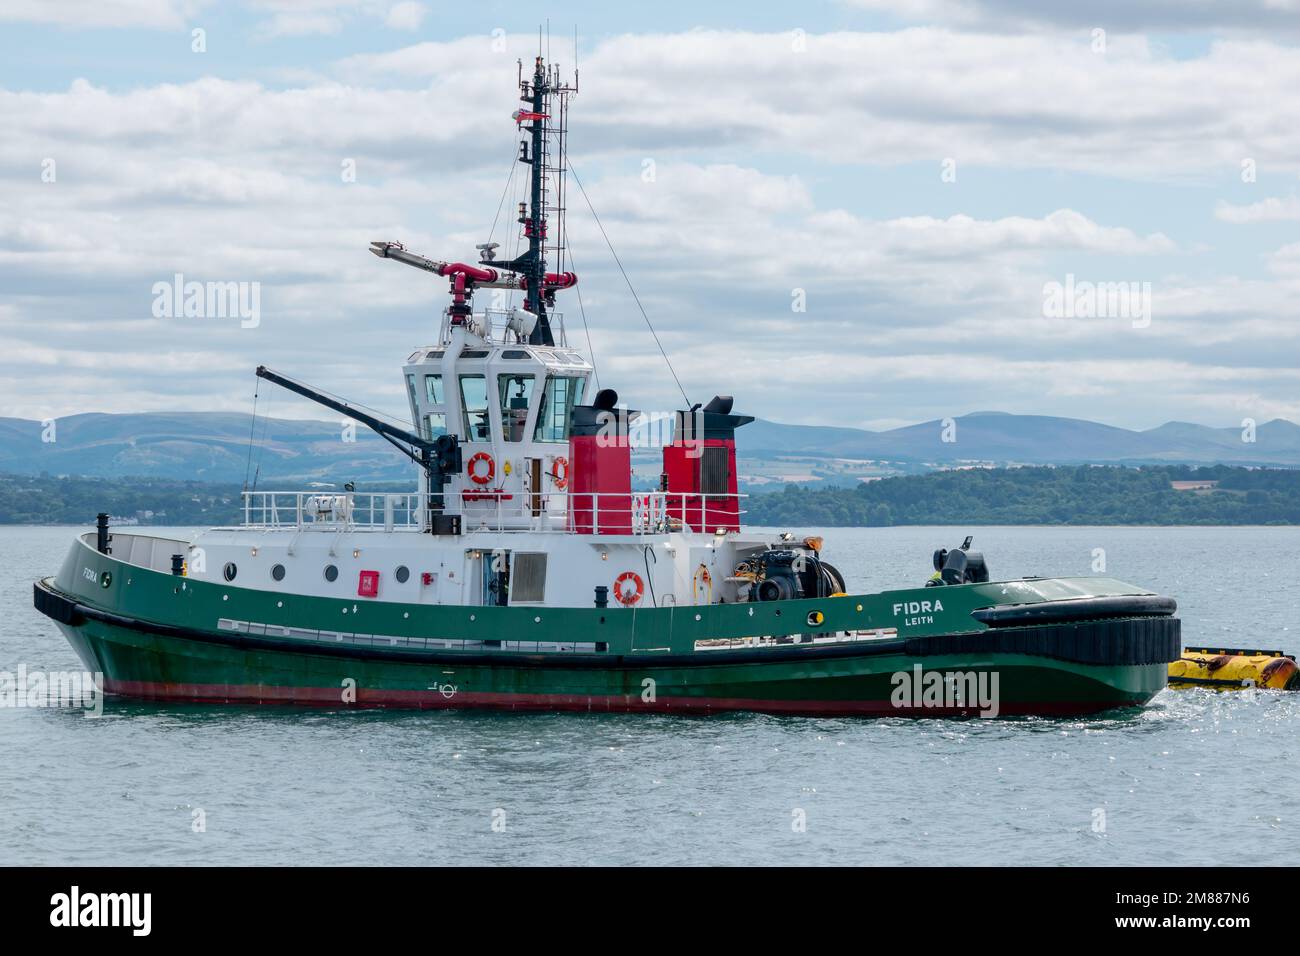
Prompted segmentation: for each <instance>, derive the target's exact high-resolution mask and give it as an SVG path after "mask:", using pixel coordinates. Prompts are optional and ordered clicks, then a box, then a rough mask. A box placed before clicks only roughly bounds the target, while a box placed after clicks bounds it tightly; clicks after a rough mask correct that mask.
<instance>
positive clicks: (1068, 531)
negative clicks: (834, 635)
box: [0, 528, 1300, 865]
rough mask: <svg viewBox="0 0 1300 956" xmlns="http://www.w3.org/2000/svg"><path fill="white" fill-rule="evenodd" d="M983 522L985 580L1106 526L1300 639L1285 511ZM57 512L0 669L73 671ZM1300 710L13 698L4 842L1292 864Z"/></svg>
mask: <svg viewBox="0 0 1300 956" xmlns="http://www.w3.org/2000/svg"><path fill="white" fill-rule="evenodd" d="M965 530H966V529H943V528H894V529H885V530H874V529H873V530H856V529H854V530H846V529H833V530H829V531H827V532H826V536H827V541H828V544H827V557H828V558H829V559H830V560H831V561H833V562H835V563H836V564H837V565H839V566H840V568H841V569H842V570H843V571H844V572H845V573H846V576H847V577H848V579H849V582H850V585H851V587H852V588H865V589H873V590H874V589H879V588H885V587H891V586H901V585H905V584H908V583H915V582H918V581H920V580H922V579H923V578H924V577H925V576H926V574H927V573H928V571H929V568H928V563H929V552H930V551H931V550H932V549H933V548H935V547H939V546H944V545H946V546H949V547H951V546H953V545H955V544H957V543H959V542H960V539H961V537H962V536H963V535H964V533H965ZM974 530H975V531H976V548H977V549H982V550H983V551H984V552H985V554H986V556H987V558H988V561H989V563H990V565H991V567H992V569H993V572H994V576H995V577H998V576H1017V577H1018V576H1021V575H1025V574H1087V573H1090V572H1091V568H1092V564H1093V562H1094V560H1096V556H1095V555H1094V549H1097V548H1101V549H1104V551H1105V560H1106V571H1107V573H1108V574H1111V575H1113V576H1116V577H1119V578H1121V579H1125V580H1129V581H1132V582H1134V583H1139V584H1144V585H1146V586H1149V587H1151V588H1153V589H1155V590H1160V591H1164V592H1167V593H1171V594H1173V595H1175V596H1176V597H1177V598H1178V599H1179V602H1180V605H1181V609H1180V614H1181V615H1182V616H1183V619H1184V635H1185V639H1186V641H1187V643H1189V644H1193V643H1199V642H1205V643H1209V644H1214V643H1226V644H1231V643H1242V644H1253V645H1263V646H1270V647H1281V648H1283V649H1285V650H1287V651H1288V652H1290V653H1295V652H1296V651H1297V650H1300V647H1298V646H1297V645H1298V644H1300V641H1297V634H1300V587H1298V586H1297V584H1296V572H1295V567H1294V560H1293V556H1294V555H1295V554H1297V553H1300V529H1292V528H983V529H974ZM72 533H73V531H72V529H67V528H0V544H3V553H4V554H5V555H6V556H7V560H6V562H5V564H4V569H3V572H2V573H0V670H9V671H13V670H14V669H15V668H16V667H17V666H18V664H19V663H25V664H26V665H27V666H28V668H31V669H43V670H67V669H79V668H80V664H79V662H78V661H77V659H76V657H75V655H74V654H73V653H72V651H71V650H70V649H69V648H68V647H67V645H66V644H65V643H64V641H63V639H62V637H61V636H60V635H59V633H58V632H57V630H56V629H55V628H54V626H53V625H52V624H50V623H49V622H48V621H46V620H45V619H43V618H41V617H39V616H38V615H37V614H36V613H35V612H34V611H33V610H32V608H31V580H32V579H33V578H35V577H37V576H41V575H44V574H49V573H52V572H53V571H54V570H55V569H56V568H57V567H58V565H59V563H60V561H61V559H62V556H63V553H64V551H65V549H66V547H67V545H68V542H69V540H70V538H71V535H72ZM1298 732H1300V693H1294V694H1284V693H1281V692H1270V691H1259V692H1253V693H1235V694H1215V693H1212V692H1207V691H1168V690H1167V691H1164V692H1163V693H1161V694H1160V695H1159V696H1158V697H1157V698H1156V699H1155V701H1154V702H1153V703H1152V704H1151V705H1150V706H1148V707H1146V708H1144V709H1142V710H1134V711H1128V712H1123V713H1116V714H1111V715H1107V716H1105V717H1104V718H1100V719H1088V720H1016V721H1001V720H1000V721H982V720H966V721H952V720H920V721H917V720H906V719H888V720H841V719H810V718H790V717H768V716H762V715H735V716H725V717H712V718H680V717H663V716H648V717H647V716H630V715H619V716H605V715H591V716H588V715H574V714H566V715H513V714H495V713H473V712H446V713H385V712H375V711H367V712H337V713H335V712H321V711H313V710H291V709H267V708H235V707H198V706H170V705H169V706H160V705H152V704H148V705H147V704H136V703H114V702H110V703H109V704H108V705H107V706H106V709H105V714H104V717H103V718H102V719H98V720H93V719H86V718H84V717H82V716H80V715H79V713H77V712H73V711H54V710H28V709H5V710H0V753H3V754H4V757H5V759H4V760H3V761H0V810H2V811H3V812H2V813H0V863H9V864H12V863H25V862H35V863H72V864H93V863H126V864H148V863H210V864H233V863H281V864H294V863H323V864H356V863H406V864H465V863H561V864H565V863H567V864H578V863H611V864H622V863H633V864H635V863H653V864H702V863H731V864H745V863H782V862H789V863H838V864H927V865H950V864H969V863H991V864H1063V865H1077V864H1108V863H1118V864H1127V863H1163V864H1209V863H1272V864H1281V863H1291V864H1294V863H1296V862H1297V860H1298V859H1300V833H1298V831H1297V825H1298V824H1300V768H1298V766H1297V758H1298V757H1300V743H1298V742H1297V740H1298V737H1300V734H1298ZM195 809H201V810H202V811H203V814H204V819H205V822H206V832H201V833H195V832H193V827H192V821H193V819H194V811H195ZM801 817H802V819H803V820H805V821H806V829H804V830H803V832H798V830H797V827H796V824H797V823H798V822H799V820H800V818H801ZM494 820H495V821H496V823H497V828H496V829H494V827H493V823H494ZM502 824H504V827H503V828H502ZM1098 824H1104V832H1097V831H1096V826H1097V825H1098ZM1225 833H1228V834H1230V835H1231V839H1225V838H1224V834H1225Z"/></svg>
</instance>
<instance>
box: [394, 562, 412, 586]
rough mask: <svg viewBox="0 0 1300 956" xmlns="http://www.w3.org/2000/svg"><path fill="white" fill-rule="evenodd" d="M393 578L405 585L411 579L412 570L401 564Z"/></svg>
mask: <svg viewBox="0 0 1300 956" xmlns="http://www.w3.org/2000/svg"><path fill="white" fill-rule="evenodd" d="M393 577H395V578H397V583H398V584H405V583H406V582H407V581H408V580H409V579H410V577H411V569H410V568H408V567H407V566H406V565H404V564H399V565H398V566H397V570H396V571H394V572H393Z"/></svg>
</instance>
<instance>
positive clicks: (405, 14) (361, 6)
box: [247, 0, 427, 39]
mask: <svg viewBox="0 0 1300 956" xmlns="http://www.w3.org/2000/svg"><path fill="white" fill-rule="evenodd" d="M247 2H248V5H249V6H250V7H251V8H252V9H254V10H256V11H259V12H264V13H269V14H270V16H269V17H268V18H267V19H264V20H262V21H260V22H259V23H258V25H257V33H258V35H259V36H261V37H262V38H263V39H271V38H274V37H280V36H309V35H312V34H318V35H331V34H336V33H339V32H340V31H342V30H343V29H344V28H345V27H346V26H347V25H348V24H349V23H350V22H353V21H354V20H357V19H363V20H377V21H379V22H381V23H382V24H383V25H384V26H386V27H388V28H389V29H391V30H405V31H408V32H409V31H414V30H418V29H419V27H420V23H421V22H422V21H423V19H424V15H425V13H426V12H427V11H426V9H425V7H424V5H423V4H420V3H416V2H414V0H398V2H395V3H394V2H390V0H247Z"/></svg>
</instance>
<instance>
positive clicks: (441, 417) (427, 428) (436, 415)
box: [421, 412, 447, 441]
mask: <svg viewBox="0 0 1300 956" xmlns="http://www.w3.org/2000/svg"><path fill="white" fill-rule="evenodd" d="M421 431H423V432H424V440H425V441H433V440H434V439H435V438H440V437H441V436H443V435H445V434H447V416H446V414H444V413H443V412H429V414H427V415H425V416H424V427H423V428H422V429H421Z"/></svg>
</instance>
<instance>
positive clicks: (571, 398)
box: [533, 375, 587, 442]
mask: <svg viewBox="0 0 1300 956" xmlns="http://www.w3.org/2000/svg"><path fill="white" fill-rule="evenodd" d="M586 383H587V380H586V379H585V378H584V377H583V376H581V375H550V376H547V379H546V387H545V388H544V389H543V390H542V405H541V408H539V409H538V411H537V428H536V429H535V430H534V432H533V440H534V441H546V442H562V441H568V440H569V416H570V413H571V412H572V411H573V406H574V405H577V404H579V403H581V401H582V389H583V386H584V385H586Z"/></svg>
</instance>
